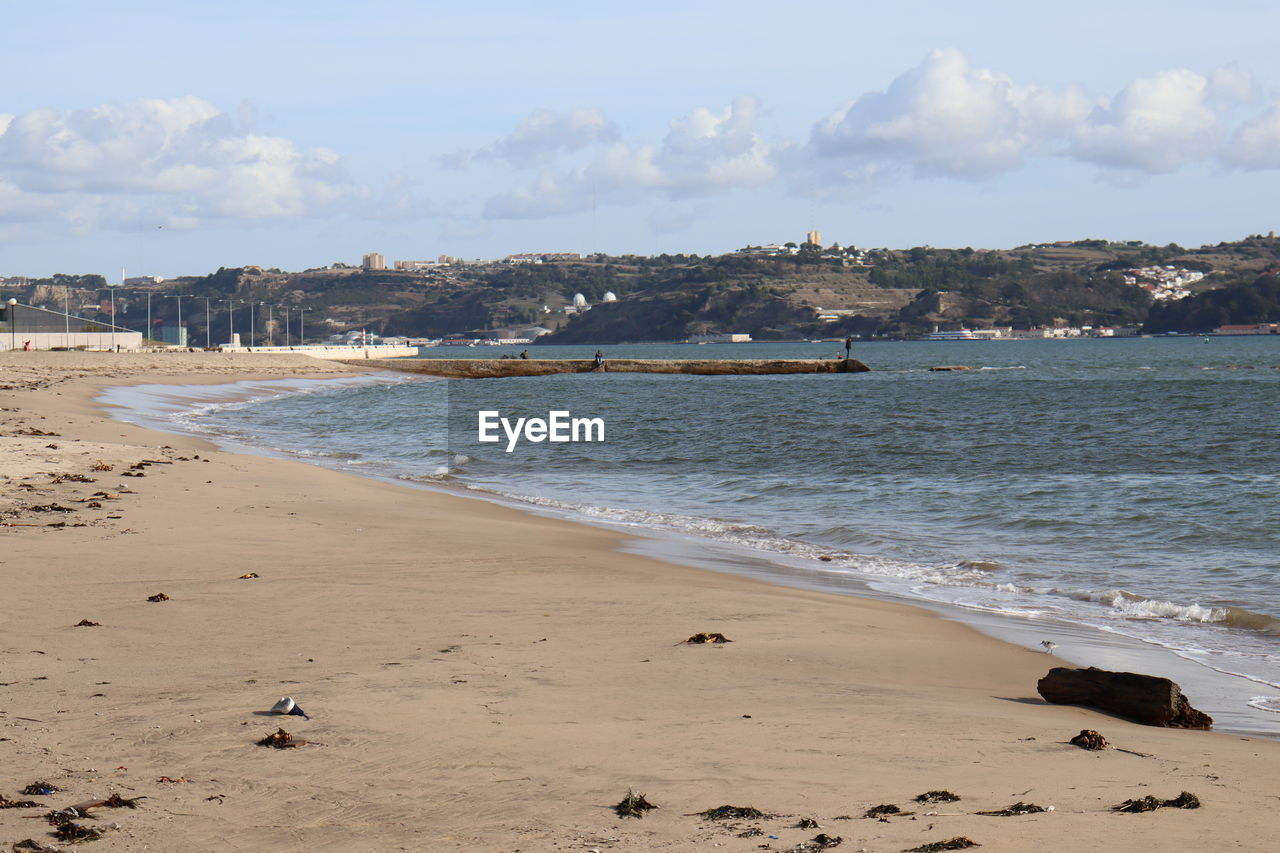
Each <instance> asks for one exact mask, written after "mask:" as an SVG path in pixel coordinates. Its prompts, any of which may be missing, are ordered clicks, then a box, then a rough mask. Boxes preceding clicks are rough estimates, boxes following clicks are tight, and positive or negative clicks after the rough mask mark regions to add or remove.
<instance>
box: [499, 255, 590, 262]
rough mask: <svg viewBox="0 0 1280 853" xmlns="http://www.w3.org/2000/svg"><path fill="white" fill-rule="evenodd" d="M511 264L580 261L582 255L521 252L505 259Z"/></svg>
mask: <svg viewBox="0 0 1280 853" xmlns="http://www.w3.org/2000/svg"><path fill="white" fill-rule="evenodd" d="M503 260H505V261H506V262H507V263H509V264H543V263H548V262H550V261H580V260H582V255H580V254H578V253H577V252H521V253H520V254H517V255H507V256H506V257H505V258H503Z"/></svg>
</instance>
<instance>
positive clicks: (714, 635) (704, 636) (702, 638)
mask: <svg viewBox="0 0 1280 853" xmlns="http://www.w3.org/2000/svg"><path fill="white" fill-rule="evenodd" d="M684 642H685V644H687V645H694V646H696V645H700V644H702V643H732V642H733V640H730V639H729V638H728V637H726V636H725V635H724V634H721V633H719V632H718V631H717V632H710V633H708V632H706V631H703V632H700V633H697V634H694V635H693V636H692V637H690V638H689V639H687V640H685V641H684Z"/></svg>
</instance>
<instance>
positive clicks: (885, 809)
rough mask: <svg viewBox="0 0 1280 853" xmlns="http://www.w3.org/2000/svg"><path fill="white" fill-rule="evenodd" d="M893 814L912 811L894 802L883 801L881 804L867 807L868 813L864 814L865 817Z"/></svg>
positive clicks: (907, 813)
mask: <svg viewBox="0 0 1280 853" xmlns="http://www.w3.org/2000/svg"><path fill="white" fill-rule="evenodd" d="M891 814H893V815H909V814H911V812H904V811H903V810H902V809H900V808H898V807H897V806H895V805H894V804H893V803H882V804H881V805H878V806H872V807H871V808H869V809H867V813H866V814H865V815H863V817H879V818H883V817H885V816H886V815H891Z"/></svg>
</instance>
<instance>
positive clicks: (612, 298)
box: [600, 290, 618, 302]
mask: <svg viewBox="0 0 1280 853" xmlns="http://www.w3.org/2000/svg"><path fill="white" fill-rule="evenodd" d="M600 301H601V302H617V301H618V294H616V293H614V292H613V291H612V290H606V291H605V292H604V296H601V297H600Z"/></svg>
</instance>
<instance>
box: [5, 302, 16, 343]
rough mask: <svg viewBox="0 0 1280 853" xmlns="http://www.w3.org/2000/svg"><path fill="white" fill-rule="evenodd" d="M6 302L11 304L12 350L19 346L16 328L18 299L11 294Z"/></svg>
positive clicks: (10, 341) (10, 329)
mask: <svg viewBox="0 0 1280 853" xmlns="http://www.w3.org/2000/svg"><path fill="white" fill-rule="evenodd" d="M6 304H7V305H8V306H9V349H10V350H12V349H14V347H16V346H17V343H16V341H17V337H16V333H15V329H16V328H17V325H18V321H17V317H18V300H16V299H14V298H13V297H12V296H10V297H9V301H8V303H6Z"/></svg>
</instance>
